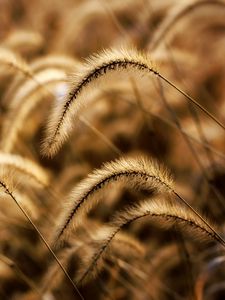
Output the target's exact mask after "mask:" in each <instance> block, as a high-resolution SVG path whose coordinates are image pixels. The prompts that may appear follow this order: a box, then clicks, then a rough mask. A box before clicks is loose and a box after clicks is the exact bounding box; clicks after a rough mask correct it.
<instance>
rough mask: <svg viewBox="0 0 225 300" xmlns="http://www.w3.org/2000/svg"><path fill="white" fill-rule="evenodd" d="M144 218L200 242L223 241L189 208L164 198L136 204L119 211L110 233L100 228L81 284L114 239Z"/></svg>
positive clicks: (110, 227) (79, 277) (90, 273)
mask: <svg viewBox="0 0 225 300" xmlns="http://www.w3.org/2000/svg"><path fill="white" fill-rule="evenodd" d="M143 217H149V218H151V221H152V222H154V224H156V225H157V226H160V227H163V228H165V229H167V228H171V227H173V226H174V225H176V226H177V227H179V228H180V229H181V230H182V232H185V233H187V234H189V235H190V236H191V237H192V238H193V237H194V238H195V239H197V240H201V241H206V242H210V241H213V240H214V241H217V242H219V243H220V242H221V241H220V240H219V239H218V238H217V236H216V235H215V233H214V231H212V230H211V227H209V226H207V225H206V223H205V222H203V221H202V220H200V219H199V218H198V217H196V215H195V214H194V213H193V211H191V210H190V209H188V208H186V207H184V206H181V205H179V204H171V203H168V202H167V201H165V200H164V199H162V198H155V199H151V201H144V202H142V203H141V204H140V205H135V206H133V207H130V208H129V209H127V210H125V211H122V212H119V213H118V214H117V216H116V217H115V218H114V221H113V222H111V223H110V224H109V226H107V228H106V229H107V230H103V228H102V229H101V233H102V234H101V235H100V237H101V238H98V239H96V241H93V247H95V251H94V253H93V255H91V256H90V257H86V265H85V266H84V268H83V270H80V272H79V273H78V277H77V280H76V281H77V282H78V284H82V283H85V282H87V281H89V280H90V279H92V277H93V274H94V271H96V269H97V268H96V266H97V265H98V264H99V261H100V260H101V259H102V258H103V256H104V254H105V251H106V250H107V248H108V246H109V245H110V243H111V242H112V240H113V238H114V236H115V235H116V234H117V233H118V232H119V231H120V230H121V229H122V228H123V227H124V226H126V225H128V224H130V223H132V222H134V221H136V220H138V219H140V218H143ZM100 265H102V264H100Z"/></svg>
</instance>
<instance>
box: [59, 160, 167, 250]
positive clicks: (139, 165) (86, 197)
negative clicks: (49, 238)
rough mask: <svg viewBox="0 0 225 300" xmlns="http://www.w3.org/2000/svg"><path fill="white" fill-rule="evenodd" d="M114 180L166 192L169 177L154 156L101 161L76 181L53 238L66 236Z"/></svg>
mask: <svg viewBox="0 0 225 300" xmlns="http://www.w3.org/2000/svg"><path fill="white" fill-rule="evenodd" d="M116 181H119V182H122V183H125V184H127V185H128V186H129V187H130V188H135V189H141V188H144V189H146V190H148V191H150V192H152V191H153V192H155V193H162V194H164V195H167V194H170V193H171V190H172V180H171V178H170V176H169V175H168V173H167V171H166V170H165V169H164V168H162V167H161V166H160V165H159V164H157V163H156V162H155V161H154V160H150V159H148V158H145V157H138V158H126V159H125V158H120V159H118V160H115V161H113V162H109V163H106V164H104V165H103V167H102V168H100V169H97V170H95V171H94V172H93V173H92V174H89V176H88V177H87V178H86V179H84V180H82V181H81V182H80V184H78V185H77V186H76V187H75V188H74V189H73V191H72V192H71V195H70V196H69V200H68V203H67V207H65V208H64V209H63V211H62V214H61V216H60V219H59V221H58V222H57V228H56V235H55V239H54V240H55V242H56V243H57V244H58V243H59V242H60V241H61V240H62V239H63V238H64V239H66V238H67V237H68V235H69V233H70V231H71V229H72V228H73V229H76V228H77V227H78V226H79V225H80V224H81V223H82V221H83V219H84V216H85V215H86V214H87V213H88V212H89V211H90V210H91V209H92V208H93V207H95V206H96V205H97V204H98V202H99V201H100V196H101V195H100V194H101V193H102V191H103V190H104V189H105V188H107V187H108V186H109V184H111V183H114V182H116Z"/></svg>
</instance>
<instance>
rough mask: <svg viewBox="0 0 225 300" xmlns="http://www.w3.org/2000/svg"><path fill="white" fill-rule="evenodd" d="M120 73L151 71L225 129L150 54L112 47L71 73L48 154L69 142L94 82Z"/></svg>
mask: <svg viewBox="0 0 225 300" xmlns="http://www.w3.org/2000/svg"><path fill="white" fill-rule="evenodd" d="M120 73H121V74H124V73H125V75H126V74H130V75H133V76H138V77H142V76H143V75H146V76H147V75H149V74H151V75H154V76H158V77H160V78H161V79H162V80H164V81H165V82H166V83H167V84H169V85H170V86H171V87H173V88H175V89H176V90H177V91H178V92H179V93H181V94H182V95H183V96H185V97H186V98H187V99H188V100H189V101H191V102H192V103H194V104H195V105H196V106H198V107H199V108H200V109H201V110H202V111H203V112H204V113H205V114H207V115H208V116H209V117H210V118H211V119H213V120H214V121H215V122H216V123H217V124H218V125H219V126H220V127H222V128H223V129H225V126H224V125H223V124H222V123H221V122H220V121H218V120H217V119H216V118H215V117H214V116H213V115H211V114H210V113H209V112H208V111H207V110H206V109H204V108H203V107H202V106H201V105H200V104H199V103H198V102H197V101H196V100H194V99H193V98H192V97H190V96H189V95H187V94H186V93H185V92H183V91H182V90H181V89H179V88H178V87H177V86H175V85H174V84H173V83H172V82H171V81H169V80H168V79H167V78H165V77H164V76H163V75H161V74H160V73H159V72H158V71H157V70H156V69H155V68H154V66H153V64H152V62H151V60H150V58H149V57H148V55H147V54H144V53H140V52H138V51H136V50H134V49H132V48H131V49H111V50H105V51H103V52H102V53H100V54H96V55H93V56H92V57H91V58H89V59H88V60H87V63H86V64H84V65H83V66H82V67H81V68H79V72H78V73H76V74H75V75H73V76H71V80H70V81H71V88H70V90H69V93H68V95H67V96H66V97H65V99H64V101H62V102H60V103H56V104H55V107H54V108H53V110H52V114H51V116H50V119H49V122H48V126H47V130H46V137H45V140H44V142H43V145H42V152H43V154H44V155H48V156H53V155H54V154H56V153H57V152H58V150H59V149H60V147H61V146H62V144H63V143H64V142H65V141H66V139H67V138H68V136H69V134H70V132H71V130H72V128H73V126H72V125H73V122H74V121H73V119H74V118H75V119H77V117H78V116H79V112H80V110H81V108H82V106H83V105H84V104H86V101H83V100H84V99H83V100H82V98H84V97H87V96H88V93H89V92H90V93H91V92H92V90H93V87H94V85H95V84H96V83H99V81H100V80H106V78H107V77H108V76H107V77H106V75H113V74H114V75H118V74H120Z"/></svg>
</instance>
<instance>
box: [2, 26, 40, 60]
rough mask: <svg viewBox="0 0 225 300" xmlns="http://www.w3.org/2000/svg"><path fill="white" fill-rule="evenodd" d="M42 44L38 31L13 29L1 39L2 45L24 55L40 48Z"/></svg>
mask: <svg viewBox="0 0 225 300" xmlns="http://www.w3.org/2000/svg"><path fill="white" fill-rule="evenodd" d="M43 44H44V39H43V37H42V36H41V35H40V33H38V32H34V31H28V30H15V31H13V32H11V33H10V34H9V35H8V36H7V37H6V39H5V40H4V41H3V45H4V47H7V48H9V49H11V50H14V51H16V52H18V53H21V54H25V55H26V54H28V55H29V54H30V53H33V52H35V51H38V50H40V49H41V47H42V46H43Z"/></svg>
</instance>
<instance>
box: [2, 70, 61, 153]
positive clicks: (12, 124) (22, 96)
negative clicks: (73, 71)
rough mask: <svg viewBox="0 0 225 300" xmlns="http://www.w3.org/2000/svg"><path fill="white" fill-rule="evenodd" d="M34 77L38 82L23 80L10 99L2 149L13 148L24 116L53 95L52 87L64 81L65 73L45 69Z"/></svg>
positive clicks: (4, 123) (6, 150)
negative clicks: (22, 83)
mask: <svg viewBox="0 0 225 300" xmlns="http://www.w3.org/2000/svg"><path fill="white" fill-rule="evenodd" d="M35 78H36V79H37V80H38V82H39V83H38V84H37V83H36V82H34V81H31V80H30V81H28V82H25V83H24V85H22V86H21V87H20V88H19V90H18V91H17V92H16V93H15V95H14V97H13V98H12V99H11V103H10V106H11V107H10V109H9V111H8V115H7V117H8V118H6V119H5V121H4V122H3V129H2V143H1V150H2V151H5V152H11V151H12V150H13V148H14V146H15V143H16V142H17V139H18V136H19V133H20V131H21V130H22V128H23V125H24V122H25V120H26V118H28V116H29V115H30V114H31V112H32V111H33V110H34V109H35V108H36V107H37V106H38V105H39V104H40V103H41V102H44V101H46V99H49V98H51V97H52V98H53V97H54V96H55V95H54V94H53V93H52V92H51V90H52V87H55V86H56V85H58V84H60V83H64V82H65V80H66V74H65V72H64V71H62V70H54V69H47V70H44V71H42V72H40V73H38V74H36V75H35ZM46 102H47V101H46Z"/></svg>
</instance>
